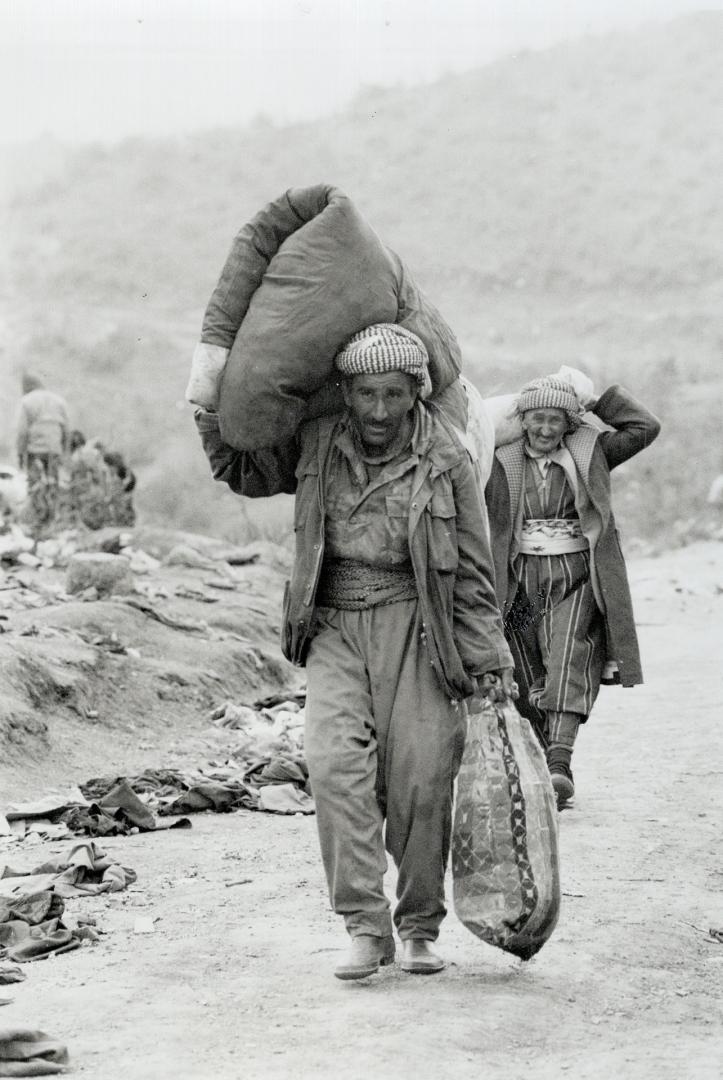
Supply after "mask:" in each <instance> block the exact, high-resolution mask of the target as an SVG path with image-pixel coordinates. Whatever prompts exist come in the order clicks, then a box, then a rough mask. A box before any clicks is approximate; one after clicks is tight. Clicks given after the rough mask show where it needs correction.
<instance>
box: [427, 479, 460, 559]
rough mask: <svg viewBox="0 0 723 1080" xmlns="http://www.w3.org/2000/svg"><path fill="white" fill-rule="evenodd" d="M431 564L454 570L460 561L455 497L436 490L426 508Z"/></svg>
mask: <svg viewBox="0 0 723 1080" xmlns="http://www.w3.org/2000/svg"><path fill="white" fill-rule="evenodd" d="M424 516H425V521H426V524H427V535H428V541H429V543H428V554H429V566H430V569H432V570H444V571H447V572H452V571H454V570H456V569H457V566H458V563H459V551H458V548H457V508H456V507H455V505H454V498H453V496H451V495H445V494H441V493H437V492H435V494H434V495H432V498H431V499H430V501H429V503H428V505H427V507H426V510H425V515H424Z"/></svg>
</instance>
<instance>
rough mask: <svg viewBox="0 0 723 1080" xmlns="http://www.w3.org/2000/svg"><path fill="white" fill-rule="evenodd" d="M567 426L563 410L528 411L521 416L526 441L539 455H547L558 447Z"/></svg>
mask: <svg viewBox="0 0 723 1080" xmlns="http://www.w3.org/2000/svg"><path fill="white" fill-rule="evenodd" d="M567 426H568V425H567V414H566V412H565V410H564V409H528V410H527V412H525V413H523V414H522V427H523V429H524V431H525V434H526V435H527V441H528V443H529V444H530V446H531V447H532V449H533V450H536V451H537V452H538V453H540V454H549V453H551V452H552V451H553V450H555V449H556V448H557V447H558V446H559V445H560V443H561V442H562V439H563V436H564V435H565V434H566V433H567Z"/></svg>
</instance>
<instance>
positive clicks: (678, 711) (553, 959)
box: [0, 545, 723, 1080]
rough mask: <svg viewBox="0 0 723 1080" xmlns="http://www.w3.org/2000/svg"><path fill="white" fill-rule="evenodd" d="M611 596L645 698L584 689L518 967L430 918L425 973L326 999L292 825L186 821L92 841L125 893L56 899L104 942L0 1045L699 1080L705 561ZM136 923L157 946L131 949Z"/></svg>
mask: <svg viewBox="0 0 723 1080" xmlns="http://www.w3.org/2000/svg"><path fill="white" fill-rule="evenodd" d="M632 577H633V586H634V592H635V595H636V610H637V615H638V619H639V622H640V632H641V638H642V646H643V654H644V662H645V669H646V677H647V682H646V685H645V686H644V687H641V688H637V689H635V690H630V691H621V690H619V689H617V688H610V689H604V690H603V693H602V695H601V699H600V701H599V704H598V708H597V713H596V715H595V717H594V719H593V721H592V722H591V723H590V724H589V726H588V730H585V731H583V734H582V736H581V739H580V743H579V749H578V752H577V754H576V762H575V765H576V770H575V771H576V780H577V785H578V797H577V799H576V805H575V807H574V808H573V809H571V810H568V811H565V812H564V813H563V814H562V816H561V821H560V828H561V839H562V860H563V864H562V865H563V874H562V879H563V890H564V902H563V909H562V916H561V920H560V924H559V927H558V929H557V930H556V932H555V934H554V935H553V937H552V939H551V941H550V942H549V943H548V945H547V946H546V947H545V948H544V949H543V951H542V952H541V953H540V954H539V955H538V956H537V957H536V958H535V959H534V960H532V961H531V962H529V963H527V964H523V963H521V962H519V961H517V960H514V959H512V958H509V957H507V956H504V955H502V954H501V953H499V952H497V951H495V950H494V949H492V948H490V947H489V946H486V945H483V944H482V943H480V942H478V941H477V940H476V939H475V938H473V937H472V936H471V935H470V934H469V933H468V932H467V931H466V930H465V929H464V928H463V927H462V926H461V925H460V924H459V923H458V922H457V921H456V919H455V918H454V916H453V915H452V914H450V916H449V918H448V919H447V921H446V923H445V926H444V928H443V934H442V937H441V939H440V943H439V947H440V951H441V952H442V953H443V954H444V955H445V957H446V958H447V960H448V961H449V966H448V967H447V969H446V971H444V972H443V973H442V974H440V975H438V976H435V977H432V978H420V977H413V976H406V975H404V974H402V973H401V971H400V970H399V969H398V967H396V968H394V969H388V970H386V971H384V972H383V973H381V974H380V975H379V976H376V977H374V978H372V979H369V980H366V981H365V982H362V983H357V984H353V983H352V984H345V983H341V982H338V981H337V980H335V979H334V978H333V977H332V975H331V971H332V968H333V966H334V963H335V960H336V958H337V955H338V950H341V949H342V948H343V947H344V944H345V941H344V934H343V930H342V927H341V925H340V924H339V922H338V921H337V920H336V918H335V917H334V916H332V914H331V913H330V912H329V911H328V904H327V901H326V895H325V889H324V883H323V880H322V874H321V869H320V864H319V860H318V856H317V850H316V836H315V824H314V820H313V818H301V817H298V818H297V817H293V818H288V819H287V818H277V817H271V816H265V815H262V814H254V813H248V812H241V813H237V814H233V815H228V816H204V815H198V816H196V817H195V818H194V819H193V829H192V830H190V831H177V832H164V833H157V834H146V835H143V836H136V837H129V838H116V839H111V840H108V841H105V842H104V845H105V846H106V848H107V849H109V850H112V851H114V852H117V853H118V856H119V859H120V861H121V862H123V863H124V864H125V865H128V866H132V867H134V868H135V869H136V870H137V872H138V882H137V884H136V885H134V886H133V887H132V888H131V889H130V891H128V892H126V893H119V894H116V895H115V896H113V897H112V898H111V899H109V900H103V899H98V898H96V899H83V900H72V901H69V906H68V911H69V913H70V914H73V915H75V914H80V913H81V912H82V913H92V914H95V915H97V916H98V921H99V923H100V925H101V926H102V927H103V928H104V929H105V930H106V931H107V934H106V935H105V936H104V937H103V938H102V940H101V943H100V944H99V945H97V946H94V947H88V948H84V949H82V950H80V951H78V952H75V953H72V954H69V955H66V956H59V957H57V958H56V959H53V960H48V961H44V962H42V963H36V964H34V965H27V966H26V971H27V973H28V979H27V981H26V982H25V983H23V984H18V985H17V986H13V987H8V988H3V989H4V990H8V991H10V992H11V995H12V996H13V997H14V999H15V1000H14V1002H13V1003H12V1004H11V1005H9V1006H6V1007H4V1008H3V1009H2V1012H1V1015H0V1021H1V1022H2V1024H3V1025H6V1024H7V1025H11V1024H16V1023H18V1024H19V1023H31V1024H37V1026H39V1027H41V1028H42V1029H43V1030H45V1031H47V1032H49V1033H51V1034H52V1035H54V1036H56V1037H58V1038H61V1039H62V1040H64V1041H65V1042H66V1043H67V1044H68V1047H69V1050H70V1054H71V1060H72V1065H73V1071H74V1073H77V1074H78V1075H81V1076H87V1077H89V1078H92V1080H121V1078H123V1080H127V1078H132V1080H151V1078H152V1080H171V1078H173V1080H247V1078H248V1080H256V1078H258V1080H286V1078H289V1077H300V1078H302V1080H307V1078H309V1080H312V1078H319V1080H331V1078H336V1077H343V1078H344V1080H362V1078H366V1077H374V1078H376V1080H396V1078H407V1077H410V1078H411V1077H414V1078H415V1080H422V1078H424V1080H426V1078H435V1080H436V1078H444V1080H446V1078H447V1077H449V1078H457V1077H463V1078H466V1077H470V1078H472V1077H475V1078H478V1077H483V1078H484V1080H517V1078H520V1080H522V1078H525V1080H527V1078H534V1080H548V1078H549V1080H552V1078H553V1077H554V1078H557V1077H559V1076H569V1077H574V1078H575V1080H609V1078H611V1077H615V1078H618V1080H643V1078H644V1080H709V1078H710V1080H714V1078H716V1080H717V1078H718V1077H719V1076H720V1075H721V1071H722V1068H723V945H720V944H717V943H716V942H715V941H713V939H711V938H710V937H709V935H708V933H707V931H708V929H709V928H710V927H718V928H721V927H723V865H722V864H721V859H720V852H721V821H722V820H723V814H722V811H723V751H722V750H721V737H720V725H721V719H722V717H723V690H722V687H721V678H720V653H721V648H720V645H721V640H720V639H721V629H720V628H721V615H722V614H723V595H722V594H723V548H722V546H721V545H717V546H716V545H706V546H703V545H700V546H698V547H695V548H689V549H687V550H684V551H681V552H677V553H675V554H673V555H671V556H666V557H665V558H661V559H655V560H641V561H638V562H635V563H634V564H632ZM64 846H65V845H63V844H47V845H42V851H43V854H45V852H50V851H60V850H62V849H63V848H64ZM39 850H40V847H39V846H37V845H36V846H34V847H33V849H32V850H31V849H29V848H27V847H25V848H23V849H20V848H19V847H18V848H17V849H14V850H13V852H12V860H13V861H14V862H16V863H20V862H21V858H22V860H24V861H28V860H31V861H35V856H36V855H37V853H38V851H39ZM390 887H391V880H390ZM139 915H143V916H150V917H151V918H153V919H156V920H157V921H156V922H155V924H154V926H155V931H154V933H152V934H146V935H141V934H134V932H133V926H134V922H135V920H136V918H137V917H138V916H139ZM5 996H8V995H5Z"/></svg>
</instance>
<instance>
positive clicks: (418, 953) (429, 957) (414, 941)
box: [402, 938, 444, 975]
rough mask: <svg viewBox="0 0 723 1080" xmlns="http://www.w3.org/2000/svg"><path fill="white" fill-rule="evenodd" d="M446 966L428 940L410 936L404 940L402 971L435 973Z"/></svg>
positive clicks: (416, 973) (419, 973) (414, 973)
mask: <svg viewBox="0 0 723 1080" xmlns="http://www.w3.org/2000/svg"><path fill="white" fill-rule="evenodd" d="M443 968H444V960H443V959H442V957H441V956H437V954H436V952H434V951H433V949H432V947H431V946H430V944H429V942H428V941H424V940H422V939H421V938H410V939H409V940H408V941H403V942H402V971H408V972H409V974H410V975H435V974H436V973H437V972H438V971H442V969H443Z"/></svg>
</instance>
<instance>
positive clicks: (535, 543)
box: [486, 376, 660, 807]
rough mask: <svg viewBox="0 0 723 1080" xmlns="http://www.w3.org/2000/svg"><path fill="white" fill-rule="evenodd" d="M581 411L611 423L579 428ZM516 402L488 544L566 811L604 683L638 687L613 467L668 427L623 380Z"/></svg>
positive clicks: (560, 386)
mask: <svg viewBox="0 0 723 1080" xmlns="http://www.w3.org/2000/svg"><path fill="white" fill-rule="evenodd" d="M584 408H588V409H591V410H592V412H593V413H595V414H596V415H597V417H599V419H600V420H602V421H603V422H604V423H605V424H606V425H607V426H608V428H612V429H613V430H612V431H611V430H604V431H603V430H600V429H599V428H598V427H593V426H592V425H591V424H589V423H583V422H582V416H583V411H584ZM516 409H517V413H518V414H519V416H520V418H521V423H522V430H523V435H522V437H521V438H518V439H517V440H515V441H514V442H511V443H509V444H508V445H506V446H502V447H500V448H499V449H498V450H496V451H495V459H494V462H493V465H492V472H491V475H490V479H489V482H488V484H487V489H486V497H487V508H488V512H489V518H490V531H491V545H492V551H493V553H494V559H495V574H496V584H497V596H498V600H499V604H500V607H501V609H502V612H503V616H504V620H505V632H506V636H507V640H508V642H509V644H510V647H511V649H512V654H513V657H514V660H515V678H516V680H517V682H518V684H519V687H520V702H519V708H520V712H521V713H522V714H523V715H525V716H527V717H528V719H529V720H531V721H532V723H533V725H534V726H535V729H536V731H537V734H538V736H539V738H540V740H541V742H542V744H543V746H545V747H546V750H547V762H548V767H549V769H550V774H551V776H552V782H553V785H554V787H555V790H556V793H557V799H558V806H559V807H562V806H564V805H565V803H567V802H568V801H569V800H570V799H571V798H572V796H573V795H574V792H575V787H574V782H573V775H572V769H571V761H572V751H573V747H574V744H575V738H576V736H577V732H578V728H579V726H580V724H581V723H584V722H585V721H586V720H587V718H588V716H589V715H590V711H591V709H592V707H593V705H594V703H595V699H596V698H597V694H598V691H599V689H600V684H601V681H603V682H611V683H612V682H618V683H622V685H623V686H634V685H636V684H637V683H640V682H642V672H641V668H640V656H639V652H638V642H637V636H636V632H635V623H634V620H633V610H632V601H631V597H630V589H629V586H628V580H627V574H626V570H625V562H624V559H623V555H622V552H621V549H620V543H619V540H618V533H617V529H616V527H615V519H614V517H613V513H612V508H611V499H610V471H611V469H614V468H615V467H616V466H617V465H620V464H622V462H624V461H627V460H628V458H631V457H633V455H634V454H637V453H639V451H641V450H643V449H644V448H645V447H646V446H649V445H650V443H651V442H652V441H653V439H655V438H656V436H657V435H658V432H659V430H660V424H659V422H658V420H657V419H656V418H655V417H654V416H653V415H652V413H650V412H649V411H648V410H647V409H646V408H645V407H644V406H643V405H641V404H640V402H638V401H636V400H635V398H633V397H632V396H631V395H630V394H629V393H628V392H627V391H626V390H624V389H623V388H622V387H620V386H611V387H610V388H609V389H608V390H606V391H605V393H604V394H602V395H601V396H600V397H599V398H597V400H595V399H594V398H591V399H587V400H585V401H584V402H583V401H581V400H580V398H579V397H578V395H577V393H576V391H575V388H574V386H573V385H572V383H568V382H565V381H564V380H562V379H560V378H559V377H556V376H550V377H547V378H543V379H537V380H535V381H534V382H531V383H530V384H529V385H527V386H525V387H524V388H523V389H522V391H521V393H520V394H519V397H518V399H517V405H516Z"/></svg>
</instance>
